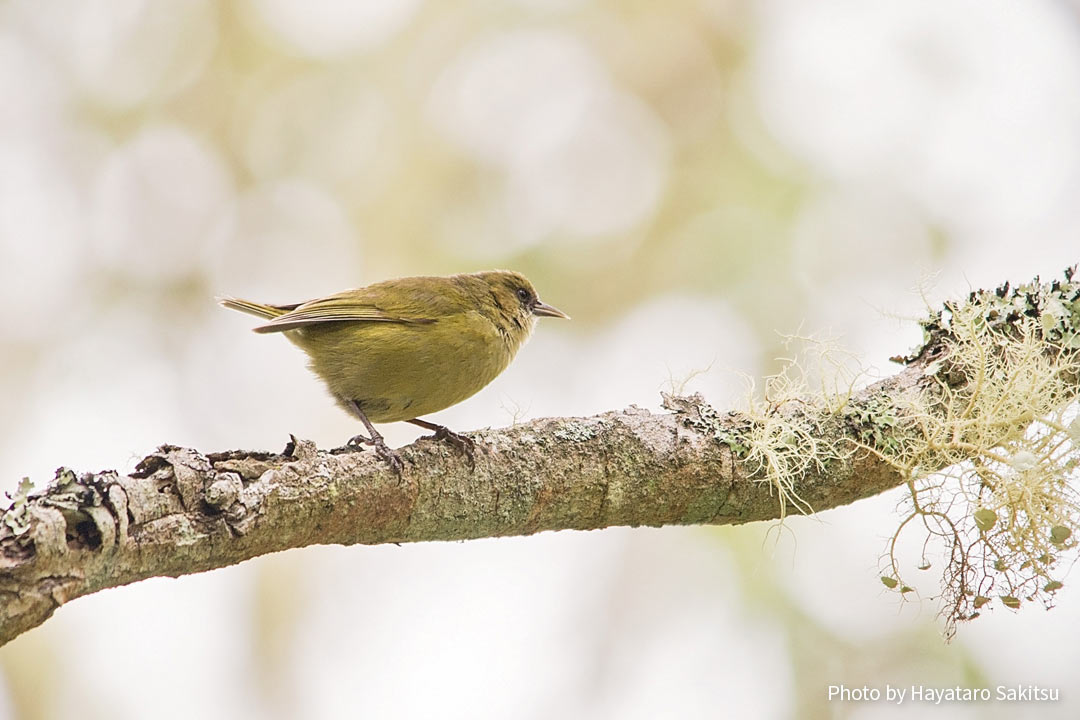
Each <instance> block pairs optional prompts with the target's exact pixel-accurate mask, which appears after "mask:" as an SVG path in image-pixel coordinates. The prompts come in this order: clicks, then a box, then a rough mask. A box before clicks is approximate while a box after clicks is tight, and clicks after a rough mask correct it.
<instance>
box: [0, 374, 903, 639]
mask: <svg viewBox="0 0 1080 720" xmlns="http://www.w3.org/2000/svg"><path fill="white" fill-rule="evenodd" d="M916 365H918V363H917V364H916ZM921 378H922V372H921V369H920V368H919V367H917V366H914V365H913V366H912V367H909V368H907V369H906V370H904V371H903V372H901V373H900V374H898V375H896V376H895V377H893V378H890V379H888V380H885V381H882V382H880V383H878V384H877V385H874V386H872V387H870V388H867V389H866V390H864V391H863V392H862V393H861V394H860V396H859V397H857V398H855V400H854V401H855V402H858V401H859V400H860V398H870V397H873V396H876V395H878V394H880V393H882V392H884V393H888V394H891V393H893V392H896V391H898V390H899V389H901V388H903V387H906V386H910V385H911V384H913V383H917V382H920V379H921ZM668 402H669V404H670V405H671V407H672V408H673V409H675V410H677V412H674V413H671V414H656V413H651V412H648V411H646V410H641V409H638V408H633V407H632V408H630V409H627V410H624V411H621V412H609V413H605V414H603V415H597V416H595V417H587V418H555V419H542V420H535V421H533V422H529V423H525V424H522V425H518V426H515V427H511V428H506V429H502V430H485V431H480V432H477V433H474V434H473V435H472V437H473V438H474V439H475V440H476V441H477V444H478V446H479V448H482V449H481V450H479V451H478V453H477V457H476V465H475V469H470V467H469V465H468V463H467V462H466V461H465V460H464V459H463V458H462V457H461V456H459V455H458V454H457V453H456V452H455V451H454V450H453V449H452V448H451V447H449V446H447V445H446V444H443V443H437V442H435V441H433V440H431V439H426V438H422V439H420V440H418V441H417V442H415V443H413V444H412V445H410V446H408V447H406V448H403V449H402V450H401V454H402V457H403V458H404V459H405V461H406V470H405V472H404V474H403V475H402V476H401V477H398V476H396V475H395V474H393V473H392V472H390V471H389V470H388V468H387V466H386V465H385V464H384V463H382V462H380V461H378V460H376V459H375V458H374V457H373V455H372V454H371V453H370V452H351V451H344V450H332V451H320V450H317V449H316V448H315V447H314V445H313V444H312V443H310V442H305V441H300V440H295V439H294V440H293V441H292V442H290V443H289V444H288V446H287V447H286V448H285V450H284V451H283V452H282V453H280V454H271V453H259V452H244V451H234V452H228V453H217V454H210V455H205V454H202V453H200V452H198V451H195V450H190V449H186V448H178V447H171V446H164V447H162V448H160V449H159V450H158V451H157V452H156V453H154V454H152V455H150V456H148V457H146V458H144V459H143V460H142V462H140V463H139V465H138V467H137V469H136V472H135V473H133V474H132V475H128V476H121V475H118V474H117V473H116V472H112V471H108V472H101V473H93V474H84V475H82V476H76V474H75V473H73V472H71V471H70V470H64V469H61V470H60V471H58V472H57V477H56V479H55V480H54V481H53V482H52V483H51V484H50V485H49V487H48V488H46V489H45V490H43V491H41V492H34V493H31V494H30V495H29V497H25V498H21V499H19V500H18V501H17V502H16V503H15V505H14V506H13V507H12V508H11V509H9V510H8V511H6V512H5V513H4V514H3V515H0V643H3V642H7V641H8V640H10V639H11V638H13V637H15V636H17V635H19V634H20V633H22V632H24V631H26V630H28V629H30V628H32V627H34V626H36V625H39V624H40V623H42V622H44V621H45V620H46V619H47V618H48V617H49V616H50V615H51V614H52V613H53V611H54V610H55V609H56V608H57V607H59V606H60V605H62V604H64V603H65V602H68V601H70V600H73V599H74V598H77V597H79V596H81V595H86V594H88V593H92V592H96V591H97V590H101V589H103V588H109V587H116V586H119V585H125V584H127V583H131V582H135V581H137V580H142V579H143V578H148V577H154V576H172V577H176V576H179V575H185V574H188V573H195V572H202V571H204V570H210V569H213V568H219V567H223V566H226V565H232V564H234V563H238V562H240V561H242V560H246V559H248V558H253V557H257V556H259V555H264V554H266V553H271V552H275V551H278V550H285V549H288V548H298V547H304V546H307V545H314V544H330V543H336V544H343V545H350V544H356V543H363V544H377V543H391V542H393V543H401V542H419V541H429V540H465V539H470V538H480V537H500V536H507V535H529V534H532V533H536V532H540V531H543V530H564V529H575V530H590V529H597V528H605V527H612V526H619V525H629V526H640V525H650V526H660V525H691V524H718V525H723V524H733V523H745V522H750V521H754V520H766V519H770V518H775V517H777V515H778V513H779V507H780V506H779V503H778V501H777V497H776V494H775V491H774V490H773V489H772V487H771V486H770V485H769V484H768V483H765V482H762V481H761V480H760V479H754V478H752V477H750V475H751V472H750V470H749V469H748V468H746V467H744V466H743V464H742V463H741V462H740V461H739V460H738V457H737V456H736V455H735V453H733V452H732V450H731V449H730V448H729V446H728V445H726V444H725V443H723V442H720V441H717V439H716V436H715V434H714V433H712V432H710V433H703V432H701V431H700V430H698V429H695V427H701V423H700V422H695V418H694V417H693V414H694V412H695V408H696V409H698V410H700V408H701V407H702V405H700V404H698V403H699V402H700V400H691V399H678V398H668ZM706 407H707V406H706ZM740 422H742V420H741V419H740V416H738V415H735V414H730V415H727V416H720V417H719V424H720V426H721V427H723V426H730V427H731V428H733V430H734V428H736V426H737V425H738V424H739V423H740ZM715 428H716V424H715V422H714V425H713V426H712V429H713V430H715ZM826 431H827V432H833V433H836V434H837V435H838V436H840V437H842V436H844V435H845V434H848V433H854V432H857V431H858V428H854V427H847V426H845V425H844V423H843V422H840V421H837V422H834V423H833V425H832V426H831V427H830V428H827V430H826ZM900 482H901V478H900V477H898V476H897V475H896V474H895V473H894V472H893V471H892V470H891V469H890V468H889V467H888V466H886V465H885V464H884V463H882V462H880V461H879V460H877V459H876V457H875V456H873V455H871V454H868V453H862V452H861V453H856V454H855V455H853V456H852V457H851V459H850V460H848V461H844V462H838V463H836V464H835V467H830V468H829V471H828V476H827V477H826V476H822V475H808V476H806V477H804V478H802V480H801V481H800V482H799V484H798V486H797V492H798V493H799V495H800V497H801V498H802V499H803V500H805V501H807V502H808V503H809V504H810V505H811V506H813V507H814V508H815V509H819V510H820V509H824V508H830V507H836V506H838V505H844V504H846V503H850V502H853V501H855V500H858V499H860V498H863V497H867V496H869V495H873V494H876V493H878V492H881V491H882V490H885V489H887V488H890V487H892V486H895V485H897V484H899V483H900Z"/></svg>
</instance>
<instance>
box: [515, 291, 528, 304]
mask: <svg viewBox="0 0 1080 720" xmlns="http://www.w3.org/2000/svg"><path fill="white" fill-rule="evenodd" d="M517 296H518V299H519V300H521V302H523V303H527V302H529V291H528V290H526V289H525V288H518V291H517Z"/></svg>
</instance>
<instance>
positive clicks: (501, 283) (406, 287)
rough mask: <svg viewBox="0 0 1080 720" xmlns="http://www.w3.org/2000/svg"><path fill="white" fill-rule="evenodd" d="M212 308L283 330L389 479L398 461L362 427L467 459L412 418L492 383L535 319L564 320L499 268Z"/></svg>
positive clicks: (468, 448) (517, 276)
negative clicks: (390, 426) (388, 430)
mask: <svg viewBox="0 0 1080 720" xmlns="http://www.w3.org/2000/svg"><path fill="white" fill-rule="evenodd" d="M218 301H219V302H220V303H221V304H222V305H223V306H224V307H227V308H230V309H232V310H240V311H242V312H246V313H249V314H251V315H255V316H257V317H261V318H264V319H267V320H269V321H270V322H268V323H266V324H265V325H260V326H258V327H256V328H255V332H257V333H271V332H283V333H285V337H287V338H289V340H291V341H293V342H294V343H296V344H297V345H298V346H300V349H302V350H303V351H304V352H306V353H307V354H308V356H309V357H310V358H311V369H312V370H314V371H315V373H316V374H317V375H318V376H319V377H321V378H322V379H323V381H324V382H325V383H326V385H327V387H328V388H329V389H330V393H331V394H332V395H333V396H334V398H335V399H336V400H337V401H338V403H339V404H340V405H341V406H342V407H343V408H344V409H345V410H346V411H347V412H350V413H352V414H353V415H355V416H356V417H358V418H359V419H360V422H362V423H363V424H364V427H365V428H367V431H368V435H367V436H364V435H357V436H356V437H354V438H352V439H351V440H350V441H349V444H350V445H352V446H358V445H360V444H363V445H370V446H372V447H374V448H375V451H376V453H377V454H378V455H379V456H380V457H382V458H383V459H385V460H386V461H387V462H388V463H390V465H391V467H392V468H393V469H394V470H395V471H396V472H401V469H402V467H403V465H402V462H401V458H400V456H399V455H398V454H397V453H396V452H394V451H393V450H391V449H390V448H389V447H387V445H386V442H385V441H384V440H383V437H382V435H380V434H379V432H378V431H377V430H376V429H375V427H374V426H373V425H372V423H376V422H377V423H386V422H397V421H400V420H404V421H405V422H410V423H412V424H414V425H419V426H420V427H422V428H426V429H428V430H434V431H435V437H437V438H439V439H445V440H449V441H451V442H453V443H454V444H455V445H457V446H458V447H459V448H460V449H462V450H464V451H465V452H467V454H468V455H469V458H470V460H471V459H472V449H473V443H472V440H470V439H469V438H467V437H464V436H462V435H458V434H457V433H454V432H452V431H450V430H449V429H448V428H446V427H444V426H442V425H436V424H435V423H432V422H428V421H426V420H421V419H420V417H421V416H422V415H428V414H430V413H434V412H438V411H439V410H443V409H444V408H448V407H450V406H451V405H455V404H457V403H459V402H461V401H462V400H464V399H465V398H467V397H470V396H471V395H474V394H475V393H476V392H478V391H479V390H480V389H481V388H483V387H484V386H485V385H487V384H488V383H489V382H491V381H492V380H494V379H495V377H496V376H497V375H498V374H499V373H501V372H502V371H503V370H505V369H506V366H507V365H509V364H510V361H511V360H512V359H513V358H514V355H515V354H516V353H517V351H518V349H519V348H520V347H521V346H522V345H523V344H525V341H526V340H528V339H529V335H530V334H532V331H533V327H534V326H535V324H536V319H537V318H538V317H560V318H567V319H569V316H568V315H567V314H566V313H564V312H562V311H561V310H557V309H556V308H553V307H552V306H550V305H547V304H546V303H543V302H540V298H539V297H537V295H536V290H534V289H533V286H532V284H531V283H530V282H529V281H528V279H526V278H525V276H524V275H522V274H521V273H517V272H511V271H507V270H491V271H488V272H478V273H471V274H467V275H451V276H449V277H408V278H399V279H397V280H386V281H384V282H380V283H375V284H374V285H368V286H367V287H362V288H358V289H356V290H346V291H344V292H340V293H337V294H335V295H329V296H327V297H324V298H318V299H316V300H309V301H308V302H305V303H297V304H295V305H264V304H261V303H254V302H249V301H247V300H240V299H237V298H231V297H222V298H218Z"/></svg>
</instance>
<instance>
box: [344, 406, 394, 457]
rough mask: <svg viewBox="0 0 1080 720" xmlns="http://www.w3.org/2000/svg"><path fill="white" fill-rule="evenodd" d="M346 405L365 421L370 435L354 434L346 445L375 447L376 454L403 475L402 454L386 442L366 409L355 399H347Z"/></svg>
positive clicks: (361, 420)
mask: <svg viewBox="0 0 1080 720" xmlns="http://www.w3.org/2000/svg"><path fill="white" fill-rule="evenodd" d="M345 405H346V406H348V408H349V409H350V410H352V412H353V414H355V415H356V417H358V418H360V422H362V423H364V427H366V428H367V431H368V435H369V436H370V437H365V436H364V435H354V436H353V437H351V438H349V442H347V443H346V445H347V446H348V447H351V448H357V449H358V448H359V447H360V446H361V445H370V446H371V447H373V448H375V454H376V455H378V456H379V458H380V459H382V460H385V461H386V462H387V463H388V464H389V465H390V469H391V470H393V471H394V472H395V473H397V474H398V475H401V471H402V470H403V469H404V468H405V463H404V462H402V460H401V456H400V455H398V454H397V452H395V451H394V450H391V449H390V446H388V445H387V444H386V441H385V440H383V436H382V435H380V434H379V431H378V430H376V429H375V426H374V425H372V424H371V421H370V420H368V419H367V415H365V414H364V411H363V410H361V409H360V404H359V403H358V402H356V401H355V400H346V401H345Z"/></svg>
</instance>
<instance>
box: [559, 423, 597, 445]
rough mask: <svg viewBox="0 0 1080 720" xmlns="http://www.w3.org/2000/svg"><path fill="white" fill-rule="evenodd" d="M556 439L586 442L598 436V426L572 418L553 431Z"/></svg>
mask: <svg viewBox="0 0 1080 720" xmlns="http://www.w3.org/2000/svg"><path fill="white" fill-rule="evenodd" d="M552 435H553V437H554V438H555V439H556V440H562V441H564V442H575V443H578V442H585V441H587V440H592V439H593V438H594V437H596V428H594V427H593V426H592V425H590V424H588V423H583V422H579V421H577V420H571V421H570V422H567V423H564V424H563V425H562V426H561V427H560V428H559V429H558V430H556V431H555V432H554V433H552Z"/></svg>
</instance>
